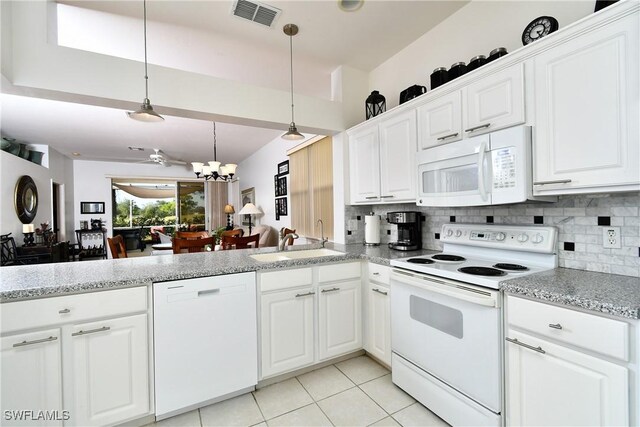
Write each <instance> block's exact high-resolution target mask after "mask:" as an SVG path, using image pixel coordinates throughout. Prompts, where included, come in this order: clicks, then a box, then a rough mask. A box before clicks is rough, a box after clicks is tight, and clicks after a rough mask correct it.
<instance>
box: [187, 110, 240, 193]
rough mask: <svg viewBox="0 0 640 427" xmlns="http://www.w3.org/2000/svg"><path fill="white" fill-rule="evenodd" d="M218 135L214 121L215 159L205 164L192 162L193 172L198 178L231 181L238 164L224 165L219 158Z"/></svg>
mask: <svg viewBox="0 0 640 427" xmlns="http://www.w3.org/2000/svg"><path fill="white" fill-rule="evenodd" d="M216 145H217V137H216V122H213V161H211V162H207V164H206V165H205V164H204V163H201V162H191V166H193V173H195V174H196V177H197V178H204V179H205V180H206V181H209V180H210V179H213V180H214V181H217V180H221V181H231V179H233V175H235V174H236V168H237V167H238V165H236V164H234V163H227V164H226V165H224V166H222V165H221V163H220V162H219V161H218V159H217V153H216Z"/></svg>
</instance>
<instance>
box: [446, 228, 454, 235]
mask: <svg viewBox="0 0 640 427" xmlns="http://www.w3.org/2000/svg"><path fill="white" fill-rule="evenodd" d="M451 236H453V230H452V229H448V230H447V237H451Z"/></svg>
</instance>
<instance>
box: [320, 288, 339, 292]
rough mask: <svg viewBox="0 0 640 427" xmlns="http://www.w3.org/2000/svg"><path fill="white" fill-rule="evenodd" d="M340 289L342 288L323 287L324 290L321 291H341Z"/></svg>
mask: <svg viewBox="0 0 640 427" xmlns="http://www.w3.org/2000/svg"><path fill="white" fill-rule="evenodd" d="M339 290H340V288H331V289H323V290H322V291H320V292H322V293H325V292H335V291H339Z"/></svg>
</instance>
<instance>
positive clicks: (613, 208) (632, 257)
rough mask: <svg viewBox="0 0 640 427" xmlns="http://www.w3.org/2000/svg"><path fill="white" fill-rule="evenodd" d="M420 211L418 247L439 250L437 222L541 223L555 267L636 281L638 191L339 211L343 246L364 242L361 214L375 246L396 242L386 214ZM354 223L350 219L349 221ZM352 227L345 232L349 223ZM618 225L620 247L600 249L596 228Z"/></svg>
mask: <svg viewBox="0 0 640 427" xmlns="http://www.w3.org/2000/svg"><path fill="white" fill-rule="evenodd" d="M416 210H417V211H420V212H422V215H423V221H422V246H423V247H424V248H425V249H433V250H441V249H442V243H441V242H440V230H441V228H442V225H443V224H446V223H449V222H457V223H467V224H468V223H478V224H486V223H491V222H493V223H495V224H525V225H530V224H544V225H553V226H556V227H558V231H559V245H558V246H559V265H560V266H561V267H566V268H574V269H579V270H589V271H599V272H604V273H613V274H622V275H625V276H636V277H640V220H639V218H640V212H639V210H640V193H623V194H612V195H608V194H607V195H580V196H560V197H559V200H558V201H557V202H555V203H532V202H531V203H520V204H514V205H502V206H490V207H465V208H431V207H429V208H426V207H419V206H416V205H415V204H390V205H368V206H349V205H348V206H346V207H345V219H346V221H345V239H346V242H347V243H361V242H363V241H364V216H365V215H366V214H367V213H369V212H371V211H373V212H374V213H375V214H377V215H381V216H382V220H381V221H380V227H381V230H380V242H381V244H387V243H389V242H391V241H394V240H396V239H397V229H396V226H395V225H393V224H389V223H387V221H386V213H387V212H393V211H416ZM349 220H355V221H349ZM350 222H351V223H352V225H353V224H355V225H356V227H355V228H354V229H350V228H349V223H350ZM606 225H611V226H615V227H620V234H621V238H622V242H621V243H622V247H621V248H620V249H605V248H603V247H602V241H603V238H602V228H603V226H606Z"/></svg>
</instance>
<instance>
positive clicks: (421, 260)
mask: <svg viewBox="0 0 640 427" xmlns="http://www.w3.org/2000/svg"><path fill="white" fill-rule="evenodd" d="M407 262H411V263H414V264H433V263H434V262H435V261H434V260H432V259H429V258H409V259H408V260H407Z"/></svg>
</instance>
